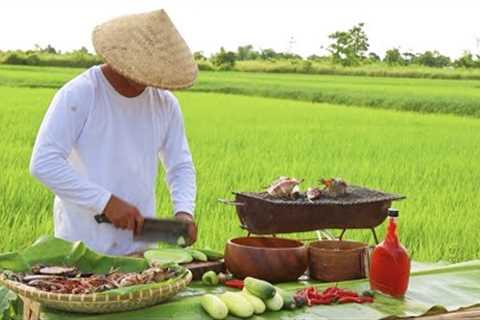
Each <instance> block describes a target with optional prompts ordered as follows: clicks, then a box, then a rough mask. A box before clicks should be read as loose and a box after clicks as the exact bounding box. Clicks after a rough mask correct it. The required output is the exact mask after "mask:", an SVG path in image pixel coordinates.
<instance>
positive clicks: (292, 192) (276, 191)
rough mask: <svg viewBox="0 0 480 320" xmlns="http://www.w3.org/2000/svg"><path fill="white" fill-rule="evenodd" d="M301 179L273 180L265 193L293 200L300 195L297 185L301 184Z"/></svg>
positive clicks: (284, 178) (281, 178)
mask: <svg viewBox="0 0 480 320" xmlns="http://www.w3.org/2000/svg"><path fill="white" fill-rule="evenodd" d="M302 181H303V179H296V178H289V177H280V178H278V179H277V180H275V181H274V182H273V183H272V184H271V185H270V186H269V187H268V188H267V192H268V194H269V195H271V196H273V197H279V198H284V197H287V198H295V196H296V195H297V196H298V195H299V194H300V188H299V187H298V185H299V184H300V183H302Z"/></svg>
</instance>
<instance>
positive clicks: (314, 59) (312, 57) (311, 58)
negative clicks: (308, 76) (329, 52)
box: [307, 54, 324, 61]
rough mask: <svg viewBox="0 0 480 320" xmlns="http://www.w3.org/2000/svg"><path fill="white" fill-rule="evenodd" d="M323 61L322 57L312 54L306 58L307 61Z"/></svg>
mask: <svg viewBox="0 0 480 320" xmlns="http://www.w3.org/2000/svg"><path fill="white" fill-rule="evenodd" d="M322 59H324V58H323V57H322V56H319V55H316V54H312V55H309V56H308V57H307V60H312V61H318V60H322Z"/></svg>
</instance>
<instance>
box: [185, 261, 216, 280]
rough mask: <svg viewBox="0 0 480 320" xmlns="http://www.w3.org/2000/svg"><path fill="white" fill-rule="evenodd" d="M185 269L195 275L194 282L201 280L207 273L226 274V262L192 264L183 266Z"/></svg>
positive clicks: (198, 262) (197, 262) (196, 262)
mask: <svg viewBox="0 0 480 320" xmlns="http://www.w3.org/2000/svg"><path fill="white" fill-rule="evenodd" d="M183 266H184V267H187V268H188V269H189V270H190V271H191V272H192V274H193V280H201V279H202V275H203V274H204V273H205V272H207V271H210V270H212V271H215V272H216V273H219V272H225V270H226V269H225V262H224V261H223V260H219V261H207V262H200V261H195V262H190V263H186V264H183Z"/></svg>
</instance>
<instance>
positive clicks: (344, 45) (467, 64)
mask: <svg viewBox="0 0 480 320" xmlns="http://www.w3.org/2000/svg"><path fill="white" fill-rule="evenodd" d="M364 27H365V24H364V23H359V24H357V25H355V26H353V27H352V28H350V29H349V30H346V31H336V32H334V33H332V34H330V35H329V39H330V41H331V42H330V44H329V45H328V48H327V50H328V55H324V56H320V55H315V54H314V55H311V56H309V57H307V58H306V60H308V61H321V62H330V63H334V64H339V65H342V66H358V65H361V64H368V63H378V62H384V63H385V64H387V65H390V66H407V65H420V66H427V67H436V68H442V67H449V66H450V67H457V68H480V55H479V54H476V55H474V54H472V53H471V52H468V51H465V52H464V53H463V55H462V56H461V57H460V58H458V59H455V60H454V59H451V58H450V57H448V56H446V55H443V54H441V53H440V52H438V51H436V50H427V51H425V52H422V53H413V52H408V51H404V52H402V51H400V49H399V48H391V49H389V50H387V51H386V52H385V55H384V57H383V59H382V58H381V57H380V56H379V55H378V54H376V53H375V52H369V51H368V49H369V47H370V43H369V39H368V36H367V34H366V32H365V29H364ZM195 58H196V59H197V60H200V61H201V60H210V61H211V62H212V63H213V64H214V65H215V66H217V67H220V68H224V69H229V68H233V66H234V65H235V62H236V61H246V60H282V59H296V60H304V59H303V58H302V57H301V56H300V55H298V54H295V53H285V52H276V51H274V50H273V49H261V50H254V48H253V46H252V45H246V46H239V47H238V49H237V51H227V50H225V49H224V48H223V47H222V48H220V51H219V52H217V53H215V54H213V55H212V56H211V57H210V58H208V59H207V57H205V56H204V55H203V53H202V52H195Z"/></svg>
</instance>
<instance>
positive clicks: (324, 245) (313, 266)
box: [308, 240, 368, 282]
mask: <svg viewBox="0 0 480 320" xmlns="http://www.w3.org/2000/svg"><path fill="white" fill-rule="evenodd" d="M367 254H368V245H367V244H366V243H362V242H355V241H344V240H323V241H315V242H312V243H310V245H309V247H308V256H309V268H310V278H312V279H315V280H322V281H329V282H333V281H343V280H352V279H360V278H365V261H366V260H367V261H368V259H365V255H367ZM367 268H368V267H367Z"/></svg>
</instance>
